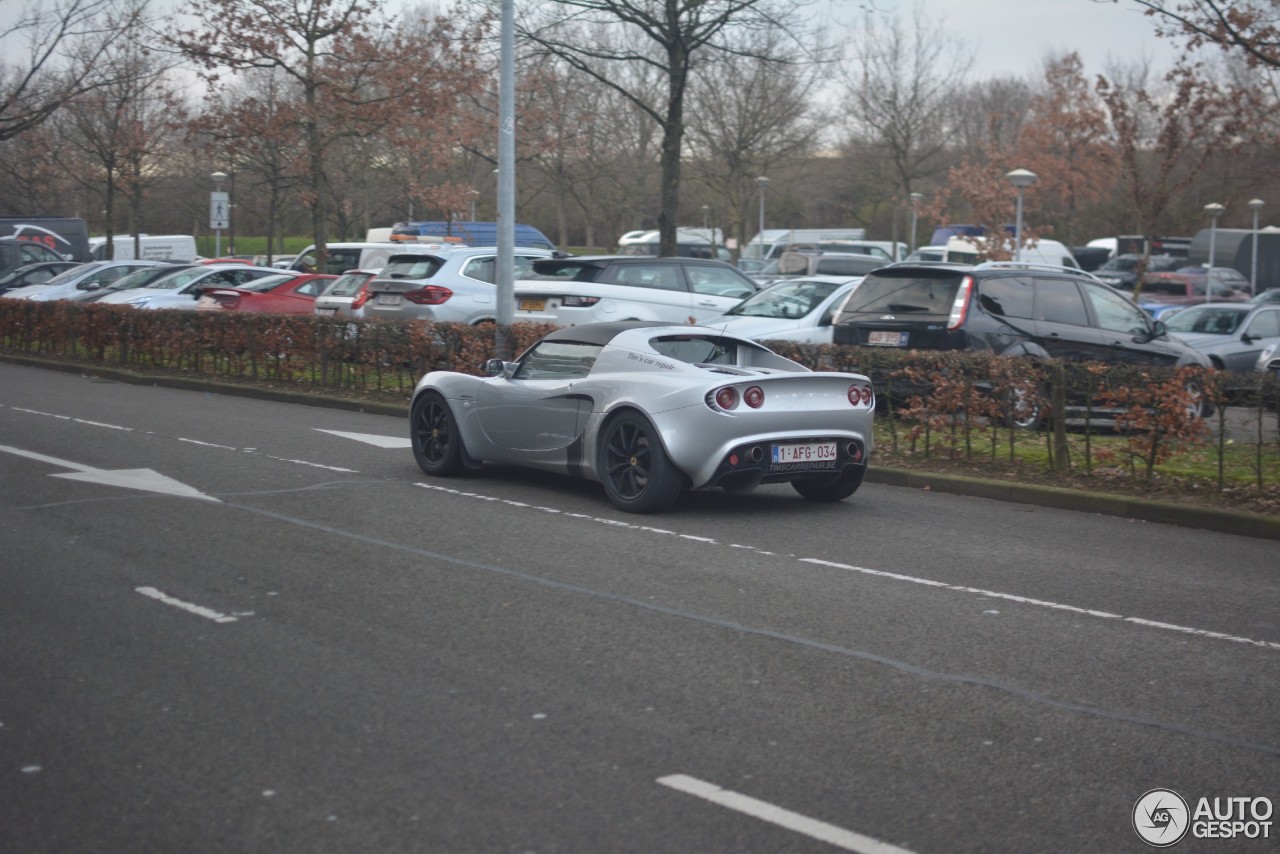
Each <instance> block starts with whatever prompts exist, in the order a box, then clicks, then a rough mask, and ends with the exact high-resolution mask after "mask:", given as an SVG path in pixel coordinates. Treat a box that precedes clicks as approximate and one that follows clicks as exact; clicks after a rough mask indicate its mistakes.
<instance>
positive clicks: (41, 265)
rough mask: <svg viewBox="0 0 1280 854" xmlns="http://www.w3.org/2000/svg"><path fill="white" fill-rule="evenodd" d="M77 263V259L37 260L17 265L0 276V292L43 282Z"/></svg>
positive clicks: (78, 263) (76, 265) (77, 264)
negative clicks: (32, 262) (33, 262)
mask: <svg viewBox="0 0 1280 854" xmlns="http://www.w3.org/2000/svg"><path fill="white" fill-rule="evenodd" d="M79 265H80V262H79V261H39V262H37V263H35V264H27V265H26V266H25V267H17V268H15V269H13V270H10V271H9V272H8V273H5V274H4V275H3V276H0V294H5V293H8V292H9V291H13V290H17V289H18V288H25V287H26V286H27V285H39V284H43V283H44V282H47V281H49V280H50V279H52V278H53V277H54V276H56V275H58V274H59V273H61V272H63V271H65V270H70V269H71V268H72V267H78V266H79Z"/></svg>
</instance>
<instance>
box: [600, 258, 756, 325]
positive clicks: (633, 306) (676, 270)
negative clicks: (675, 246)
mask: <svg viewBox="0 0 1280 854" xmlns="http://www.w3.org/2000/svg"><path fill="white" fill-rule="evenodd" d="M582 292H583V293H588V294H591V295H597V296H599V297H600V298H601V300H602V302H603V300H606V299H607V300H612V301H613V303H614V304H613V306H612V308H613V311H612V312H610V313H609V315H608V316H609V318H610V319H613V318H616V319H618V320H626V319H629V318H636V319H639V320H660V321H663V322H665V323H688V322H689V318H690V317H692V316H695V315H694V310H693V303H692V294H690V293H689V289H688V287H687V286H686V285H685V279H684V276H683V274H682V273H681V272H680V266H679V265H678V264H672V263H661V262H654V263H646V262H638V263H634V264H632V263H626V264H612V265H610V266H609V267H608V268H606V269H605V270H604V271H603V273H602V274H601V278H600V280H599V282H598V283H597V284H595V285H591V286H586V287H584V289H583V291H582ZM730 307H732V306H730ZM600 308H602V307H599V306H598V308H597V311H598V312H599V309H600ZM726 310H727V309H726ZM718 313H721V314H722V313H723V312H718Z"/></svg>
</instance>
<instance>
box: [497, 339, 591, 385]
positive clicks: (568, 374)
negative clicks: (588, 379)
mask: <svg viewBox="0 0 1280 854" xmlns="http://www.w3.org/2000/svg"><path fill="white" fill-rule="evenodd" d="M601 349H602V348H601V346H600V345H599V344H579V343H577V342H573V341H543V342H542V343H540V344H538V345H536V346H535V347H534V348H533V349H532V350H530V351H529V352H528V353H526V354H525V357H524V358H523V359H521V360H520V367H519V368H517V369H516V373H515V379H518V380H571V379H579V378H581V377H585V376H586V375H587V374H589V373H591V366H592V365H594V364H595V362H596V357H597V356H599V355H600V350H601Z"/></svg>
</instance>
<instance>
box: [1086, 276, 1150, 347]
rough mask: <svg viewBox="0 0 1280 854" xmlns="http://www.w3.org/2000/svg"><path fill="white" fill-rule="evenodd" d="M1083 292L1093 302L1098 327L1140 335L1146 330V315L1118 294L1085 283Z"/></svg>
mask: <svg viewBox="0 0 1280 854" xmlns="http://www.w3.org/2000/svg"><path fill="white" fill-rule="evenodd" d="M1085 293H1087V294H1088V295H1089V302H1090V303H1092V304H1093V313H1094V314H1096V315H1097V317H1098V327H1099V328H1101V329H1105V330H1107V331H1108V332H1129V333H1132V334H1134V335H1142V334H1145V333H1146V332H1147V329H1148V326H1147V321H1146V315H1144V314H1143V313H1142V309H1140V308H1138V307H1137V306H1136V305H1134V304H1133V303H1131V302H1129V301H1128V300H1126V299H1125V298H1124V297H1122V296H1120V295H1119V294H1113V293H1111V292H1110V291H1107V290H1104V289H1103V288H1100V287H1098V286H1096V285H1086V286H1085Z"/></svg>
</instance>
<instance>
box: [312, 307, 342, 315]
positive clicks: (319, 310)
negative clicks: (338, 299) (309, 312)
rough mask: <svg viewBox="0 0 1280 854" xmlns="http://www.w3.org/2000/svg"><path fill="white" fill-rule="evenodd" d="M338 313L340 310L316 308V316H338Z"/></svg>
mask: <svg viewBox="0 0 1280 854" xmlns="http://www.w3.org/2000/svg"><path fill="white" fill-rule="evenodd" d="M337 313H338V310H337V309H336V308H325V307H324V306H318V307H317V308H316V314H337Z"/></svg>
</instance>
